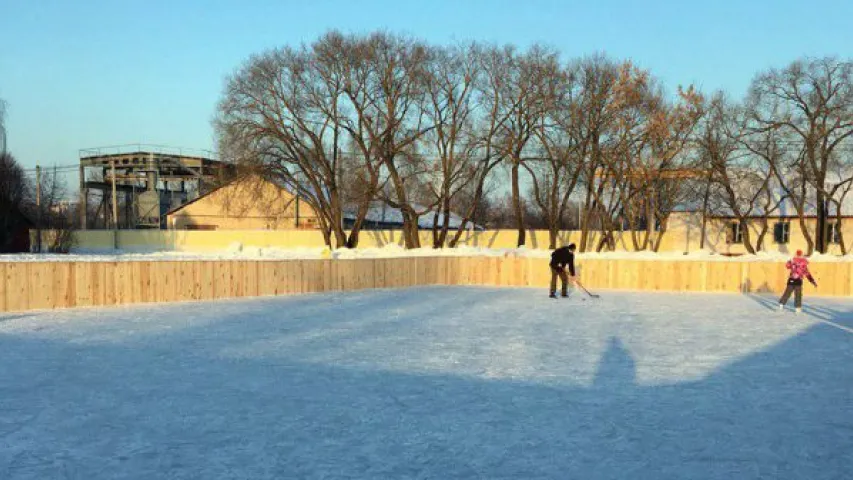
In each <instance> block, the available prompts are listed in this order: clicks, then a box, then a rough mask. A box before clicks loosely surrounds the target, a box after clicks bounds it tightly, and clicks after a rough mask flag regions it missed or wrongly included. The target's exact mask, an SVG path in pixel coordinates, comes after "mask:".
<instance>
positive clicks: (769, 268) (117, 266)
mask: <svg viewBox="0 0 853 480" xmlns="http://www.w3.org/2000/svg"><path fill="white" fill-rule="evenodd" d="M851 270H853V263H850V262H837V263H835V262H834V263H813V264H812V271H813V273H814V274H815V276H816V277H817V280H818V282H819V283H820V289H819V290H818V292H817V293H819V294H820V295H835V296H846V295H850V294H851V293H853V285H852V284H851V281H853V275H851ZM579 273H580V275H581V279H582V282H583V284H584V285H585V286H586V287H587V288H589V289H614V290H648V291H662V292H663V291H670V292H688V291H689V292H743V293H752V292H757V293H769V292H773V293H778V292H780V291H781V290H782V289H783V288H784V282H785V278H786V277H785V268H784V265H782V264H781V263H778V262H773V263H771V262H713V261H648V260H584V261H583V262H582V264H581V265H580V266H579ZM549 281H550V271H549V269H548V266H547V261H546V260H545V259H533V258H512V257H510V258H504V257H409V258H387V259H357V260H284V261H161V262H138V261H132V262H14V263H13V262H8V263H4V262H0V312H7V311H23V310H34V309H54V308H69V307H83V306H99V305H123V304H133V303H150V302H177V301H193V300H213V299H223V298H238V297H254V296H266V295H289V294H300V293H312V292H326V291H336V290H359V289H370V288H399V287H410V286H416V285H495V286H523V287H540V288H543V289H545V288H547V285H548V283H549Z"/></svg>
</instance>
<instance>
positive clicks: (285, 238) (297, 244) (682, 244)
mask: <svg viewBox="0 0 853 480" xmlns="http://www.w3.org/2000/svg"><path fill="white" fill-rule="evenodd" d="M694 230H695V229H694ZM695 233H696V232H695V231H693V232H692V235H693V237H695V238H692V239H691V243H690V244H689V245H688V244H687V243H686V240H685V235H684V234H683V232H681V231H675V230H673V231H672V232H668V233H667V234H666V235H665V236H664V237H663V240H662V243H661V248H660V251H677V252H684V251H690V250H691V249H692V250H697V249H698V248H699V243H698V237H697V236H696V235H695ZM451 234H455V231H452V232H451ZM43 235H44V236H45V238H50V237H51V235H52V234H51V233H50V232H43ZM526 235H527V242H526V246H527V248H530V249H534V250H535V249H540V250H547V249H548V247H549V244H550V234H549V232H548V231H547V230H527V232H526ZM30 236H31V240H30V243H31V244H32V245H35V244H36V232H35V230H33V231H31V233H30ZM419 236H420V242H421V246H423V247H424V248H431V247H432V244H433V239H432V231H428V230H422V231H420V232H419ZM580 238H581V235H580V232H578V231H574V230H563V231H561V232H560V233H559V236H558V244H559V245H567V244H569V243H570V242H576V243H580ZM600 240H601V232H590V234H589V243H590V245H591V247H590V248H592V249H593V250H595V247H596V246H597V245H598V243H599V241H600ZM615 240H616V250H619V251H632V250H633V248H632V246H631V240H630V236H629V235H628V234H624V235H623V234H621V233H619V232H617V233H616V236H615ZM517 242H518V232H517V231H516V230H485V231H468V232H465V233H463V234H462V236H461V237H460V239H459V246H465V247H476V248H496V249H513V248H516V246H517V245H518V243H517ZM74 244H75V245H74V246H75V247H76V248H79V249H84V250H90V251H100V250H104V251H106V250H112V249H113V248H118V249H121V250H127V251H143V252H147V251H177V252H222V251H226V250H228V249H229V248H230V247H233V246H235V245H237V244H239V245H242V246H244V247H258V248H280V249H292V248H322V247H324V246H325V241H324V239H323V234H322V233H321V232H320V231H319V230H215V231H209V230H118V231H115V232H114V231H112V230H79V231H75V232H74ZM403 244H404V243H403V232H402V231H400V230H363V231H362V232H361V233H360V234H359V243H358V248H382V247H385V246H388V245H399V246H402V245H403Z"/></svg>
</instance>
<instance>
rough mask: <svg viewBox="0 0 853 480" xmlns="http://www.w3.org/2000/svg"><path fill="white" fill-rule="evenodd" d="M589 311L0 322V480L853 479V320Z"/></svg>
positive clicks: (468, 299) (746, 307)
mask: <svg viewBox="0 0 853 480" xmlns="http://www.w3.org/2000/svg"><path fill="white" fill-rule="evenodd" d="M602 293H603V295H602V298H601V299H598V300H592V299H589V298H586V297H582V296H581V295H579V294H578V293H576V292H573V293H572V296H571V297H570V298H569V299H565V300H564V299H560V300H551V299H548V298H547V292H545V291H543V290H541V289H497V288H474V287H471V288H462V287H428V288H423V287H422V288H412V289H403V290H374V291H364V292H346V293H326V294H317V295H305V296H292V297H278V298H263V299H241V300H229V301H220V302H204V303H183V304H170V305H137V306H130V307H122V308H95V309H76V310H67V311H52V312H29V313H19V314H0V362H2V369H0V478H3V479H10V480H12V479H14V480H17V479H54V478H74V479H77V478H79V479H119V478H121V479H152V478H174V479H185V478H187V479H188V478H205V479H214V478H215V479H225V478H241V479H245V478H251V479H280V478H365V479H375V478H441V479H450V478H558V479H565V478H583V479H595V478H631V479H635V478H654V479H667V478H673V479H685V478H690V479H697V478H699V479H702V478H725V479H731V478H759V477H760V478H807V479H824V478H825V479H830V478H844V477H848V476H849V475H850V472H851V471H853V454H851V452H853V367H851V366H853V301H851V300H849V299H815V298H807V299H806V301H807V305H806V307H805V309H804V310H805V311H804V314H803V315H799V316H796V315H794V314H793V313H792V312H790V311H788V312H785V313H780V312H778V311H774V310H773V309H772V307H773V306H774V304H775V299H773V298H767V297H760V296H741V295H716V294H689V295H688V294H655V293H617V292H602Z"/></svg>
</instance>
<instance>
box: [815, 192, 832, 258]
mask: <svg viewBox="0 0 853 480" xmlns="http://www.w3.org/2000/svg"><path fill="white" fill-rule="evenodd" d="M816 197H817V198H816V202H817V225H816V226H815V239H816V244H817V251H818V252H820V253H826V250H827V245H828V243H829V242H828V240H829V239H828V238H826V237H827V231H826V198H825V197H824V194H823V191H822V190H818V191H817V195H816Z"/></svg>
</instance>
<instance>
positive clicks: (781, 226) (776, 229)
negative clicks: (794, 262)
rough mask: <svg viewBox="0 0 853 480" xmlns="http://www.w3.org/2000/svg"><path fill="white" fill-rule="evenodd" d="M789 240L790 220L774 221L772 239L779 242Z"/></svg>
mask: <svg viewBox="0 0 853 480" xmlns="http://www.w3.org/2000/svg"><path fill="white" fill-rule="evenodd" d="M790 240H791V222H776V224H775V225H773V241H774V242H776V243H779V244H783V243H788V242H789V241H790Z"/></svg>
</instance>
